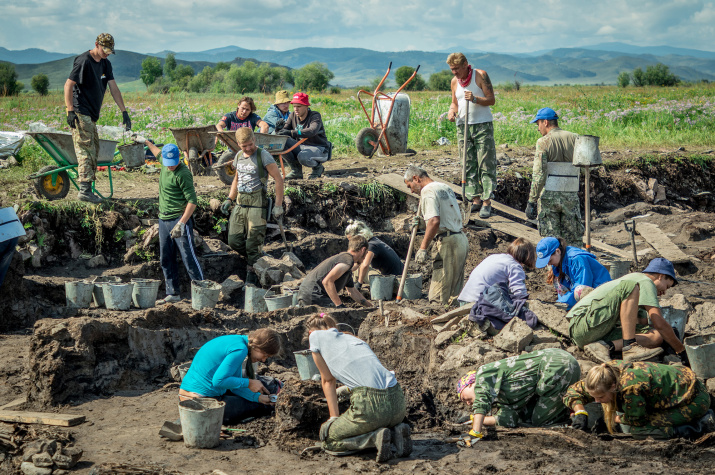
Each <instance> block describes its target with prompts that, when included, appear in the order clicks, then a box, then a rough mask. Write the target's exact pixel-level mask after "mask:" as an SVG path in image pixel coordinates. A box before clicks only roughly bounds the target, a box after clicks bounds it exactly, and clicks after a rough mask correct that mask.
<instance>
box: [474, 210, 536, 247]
mask: <svg viewBox="0 0 715 475" xmlns="http://www.w3.org/2000/svg"><path fill="white" fill-rule="evenodd" d="M484 221H486V222H487V223H489V226H491V228H492V229H496V230H497V231H501V232H503V233H504V234H508V235H509V236H513V237H515V238H516V237H523V238H526V239H528V240H529V241H531V242H533V243H534V244H536V243H537V242H539V241H540V240H541V235H540V234H539V231H537V230H536V229H534V228H530V227H529V226H526V225H523V224H520V223H517V222H515V221H512V220H510V219H508V218H504V217H503V216H492V217H490V218H486V219H485V220H484Z"/></svg>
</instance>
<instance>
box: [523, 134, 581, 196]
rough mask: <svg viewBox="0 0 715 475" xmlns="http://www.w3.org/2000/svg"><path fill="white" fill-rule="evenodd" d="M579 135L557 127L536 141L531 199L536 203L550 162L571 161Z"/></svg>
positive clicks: (544, 182)
mask: <svg viewBox="0 0 715 475" xmlns="http://www.w3.org/2000/svg"><path fill="white" fill-rule="evenodd" d="M576 137H577V135H576V134H574V133H572V132H567V131H565V130H561V129H560V128H558V127H556V128H553V129H551V130H550V131H549V133H548V134H546V135H544V136H543V137H541V138H540V139H539V140H537V141H536V154H535V155H534V169H533V171H532V176H531V191H530V192H529V201H530V202H531V203H536V200H538V199H539V196H541V192H542V190H543V189H544V185H545V184H546V177H547V169H548V165H547V164H548V162H571V161H572V160H573V150H574V144H575V143H576Z"/></svg>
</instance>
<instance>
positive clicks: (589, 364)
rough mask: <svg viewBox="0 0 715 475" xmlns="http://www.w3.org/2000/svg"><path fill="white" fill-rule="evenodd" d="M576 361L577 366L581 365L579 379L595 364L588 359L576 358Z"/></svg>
mask: <svg viewBox="0 0 715 475" xmlns="http://www.w3.org/2000/svg"><path fill="white" fill-rule="evenodd" d="M576 361H578V365H579V367H581V379H583V378H585V377H586V374H587V373H588V372H589V371H591V368H593V367H594V366H597V365H596V363H594V362H593V361H589V360H576Z"/></svg>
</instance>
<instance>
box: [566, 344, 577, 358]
mask: <svg viewBox="0 0 715 475" xmlns="http://www.w3.org/2000/svg"><path fill="white" fill-rule="evenodd" d="M566 351H567V352H569V353H571V354H572V355H574V356H575V355H576V354H577V353H578V352H579V351H580V350H579V349H578V346H576V345H574V346H569V347H568V348H566Z"/></svg>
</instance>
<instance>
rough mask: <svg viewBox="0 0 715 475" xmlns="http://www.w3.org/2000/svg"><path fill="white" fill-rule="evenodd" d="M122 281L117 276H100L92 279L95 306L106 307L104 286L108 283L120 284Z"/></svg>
mask: <svg viewBox="0 0 715 475" xmlns="http://www.w3.org/2000/svg"><path fill="white" fill-rule="evenodd" d="M121 281H122V279H120V278H119V277H117V276H114V275H111V276H99V277H95V278H94V279H92V282H93V283H94V289H92V297H94V305H96V306H97V307H104V287H103V285H102V284H104V283H106V282H113V283H116V284H118V283H120V282H121Z"/></svg>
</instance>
